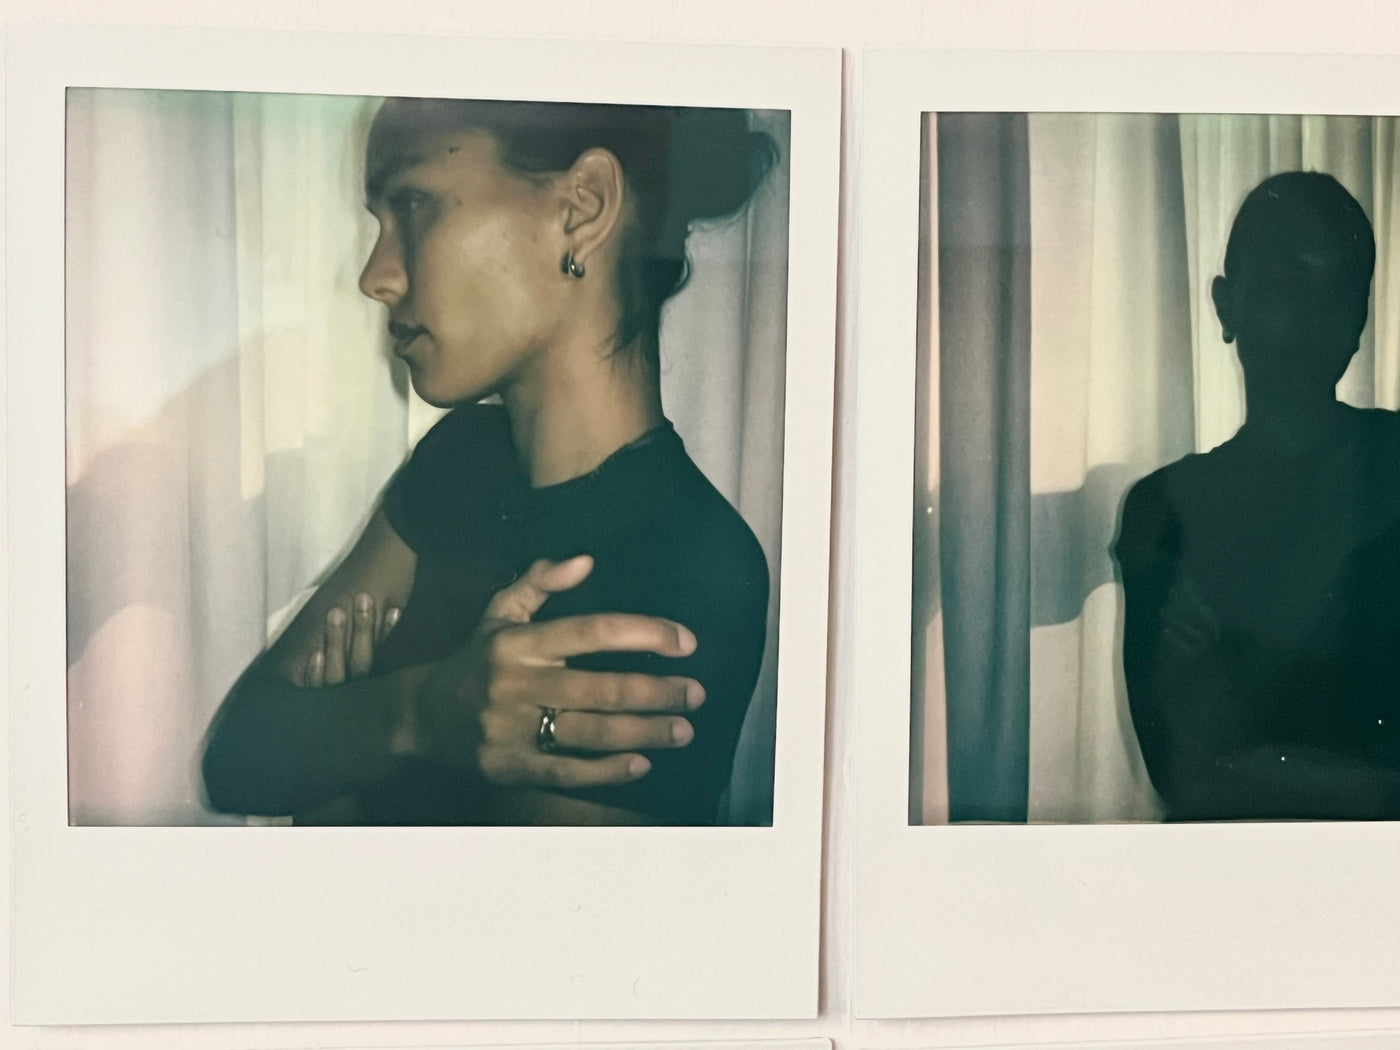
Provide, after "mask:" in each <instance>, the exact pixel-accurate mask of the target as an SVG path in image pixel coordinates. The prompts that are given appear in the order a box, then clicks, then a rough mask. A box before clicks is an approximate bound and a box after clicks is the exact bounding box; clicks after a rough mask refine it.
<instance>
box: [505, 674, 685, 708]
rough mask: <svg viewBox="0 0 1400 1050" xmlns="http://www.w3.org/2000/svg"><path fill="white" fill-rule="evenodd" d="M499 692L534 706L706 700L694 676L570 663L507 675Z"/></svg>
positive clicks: (671, 704) (667, 704) (666, 704)
mask: <svg viewBox="0 0 1400 1050" xmlns="http://www.w3.org/2000/svg"><path fill="white" fill-rule="evenodd" d="M493 695H494V697H495V699H496V700H497V701H498V702H500V703H508V704H515V705H518V706H521V707H527V708H530V709H532V710H534V709H537V708H539V707H540V706H542V705H547V706H549V707H557V708H561V709H562V708H568V709H569V710H571V711H598V712H602V713H612V712H625V713H632V714H661V713H666V712H671V711H674V712H684V711H693V710H695V709H696V708H697V707H699V706H700V705H701V704H702V703H704V702H705V689H704V687H703V686H701V684H700V683H699V682H697V681H695V680H694V679H693V678H678V677H671V676H664V677H663V676H662V675H650V674H623V673H616V672H610V671H577V670H574V669H572V668H567V667H531V668H524V669H520V670H517V671H515V672H514V673H508V674H504V675H501V676H500V677H499V678H498V679H497V680H496V682H495V683H494V694H493Z"/></svg>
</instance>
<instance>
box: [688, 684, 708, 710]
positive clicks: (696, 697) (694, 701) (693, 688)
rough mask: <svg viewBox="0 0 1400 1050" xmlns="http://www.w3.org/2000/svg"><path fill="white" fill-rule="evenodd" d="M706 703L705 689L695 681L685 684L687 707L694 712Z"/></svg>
mask: <svg viewBox="0 0 1400 1050" xmlns="http://www.w3.org/2000/svg"><path fill="white" fill-rule="evenodd" d="M704 702H705V687H704V686H703V685H701V684H700V683H699V682H697V681H695V680H693V679H692V680H691V681H689V682H686V683H685V706H686V707H688V708H690V709H691V710H692V711H694V710H695V709H696V708H697V707H699V706H700V705H701V704H703V703H704Z"/></svg>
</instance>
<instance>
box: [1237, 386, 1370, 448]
mask: <svg viewBox="0 0 1400 1050" xmlns="http://www.w3.org/2000/svg"><path fill="white" fill-rule="evenodd" d="M1346 419H1347V409H1346V406H1345V405H1343V404H1342V403H1341V402H1340V401H1338V400H1337V399H1336V397H1335V395H1334V394H1333V393H1332V392H1331V391H1316V392H1310V393H1308V394H1296V393H1295V394H1292V395H1291V396H1286V397H1284V396H1266V395H1265V394H1264V393H1262V392H1261V391H1259V390H1258V389H1251V388H1250V385H1249V383H1248V381H1246V383H1245V422H1244V426H1242V427H1241V428H1240V432H1239V437H1240V438H1241V439H1242V440H1243V441H1245V442H1246V443H1248V444H1249V445H1251V446H1253V447H1256V448H1259V449H1261V450H1264V451H1267V452H1270V453H1272V454H1275V455H1280V456H1300V455H1306V454H1308V453H1311V452H1315V451H1318V450H1321V449H1325V448H1327V447H1328V446H1330V445H1332V444H1335V443H1336V442H1337V441H1338V440H1340V439H1341V438H1342V436H1343V435H1344V433H1345V426H1346Z"/></svg>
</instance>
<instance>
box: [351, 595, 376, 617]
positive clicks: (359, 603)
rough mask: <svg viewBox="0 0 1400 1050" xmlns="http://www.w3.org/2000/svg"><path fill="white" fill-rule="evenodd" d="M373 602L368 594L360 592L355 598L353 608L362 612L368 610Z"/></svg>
mask: <svg viewBox="0 0 1400 1050" xmlns="http://www.w3.org/2000/svg"><path fill="white" fill-rule="evenodd" d="M373 604H374V602H373V601H372V600H371V598H370V596H369V595H368V594H362V595H360V596H359V597H358V598H356V599H355V608H357V609H359V610H360V612H362V613H367V612H369V610H370V608H371V606H373Z"/></svg>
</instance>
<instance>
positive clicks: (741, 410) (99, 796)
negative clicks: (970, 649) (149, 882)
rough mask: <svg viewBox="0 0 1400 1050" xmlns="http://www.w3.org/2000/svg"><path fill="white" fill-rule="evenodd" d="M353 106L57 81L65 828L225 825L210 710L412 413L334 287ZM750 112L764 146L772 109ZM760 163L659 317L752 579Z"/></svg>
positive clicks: (674, 372) (397, 380)
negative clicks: (218, 802) (757, 114)
mask: <svg viewBox="0 0 1400 1050" xmlns="http://www.w3.org/2000/svg"><path fill="white" fill-rule="evenodd" d="M375 106H376V102H375V100H371V99H361V98H342V97H322V96H262V95H252V94H237V95H234V94H218V93H178V92H155V91H114V90H73V91H71V92H70V94H69V101H68V214H67V228H68V245H67V255H68V307H67V313H68V316H67V325H68V335H67V347H66V354H67V377H68V379H67V382H68V389H67V427H68V457H67V473H68V478H67V483H68V525H67V528H68V557H69V566H68V638H69V658H68V659H69V671H68V687H69V688H68V724H69V792H70V817H71V819H72V820H73V822H74V823H79V824H94V823H96V824H188V823H214V822H219V821H222V820H223V819H224V818H220V817H216V816H214V815H212V814H210V813H208V812H207V811H206V810H205V809H204V807H203V805H202V802H201V797H200V786H199V778H198V757H199V754H200V750H201V742H202V738H203V734H204V732H205V729H206V728H207V726H208V723H209V720H210V718H211V717H212V715H213V713H214V710H215V709H216V707H217V706H218V703H219V701H220V700H221V699H222V697H223V694H224V693H225V692H226V691H227V689H228V687H229V686H230V685H231V684H232V682H233V680H234V679H235V677H236V676H237V675H238V673H239V672H240V671H241V670H242V668H243V667H244V666H246V664H247V662H248V660H249V659H251V657H252V656H253V654H254V653H255V652H257V650H258V649H259V648H260V647H261V646H262V645H263V644H265V642H266V641H267V639H268V637H269V636H270V635H271V634H273V633H275V631H276V630H277V629H278V628H279V627H280V625H281V624H282V623H283V622H284V621H285V620H286V619H287V617H288V616H289V615H290V613H291V612H292V611H294V609H295V608H296V606H297V603H298V602H299V601H300V600H301V599H302V598H304V596H305V594H306V593H308V590H309V588H310V587H311V586H312V585H313V584H314V582H315V580H316V578H317V577H318V576H319V575H320V574H321V573H322V572H324V571H325V569H326V568H327V567H328V566H329V565H330V564H331V563H333V561H334V560H335V559H336V558H337V557H338V556H339V555H340V554H341V553H342V552H343V551H344V549H345V548H346V546H347V545H348V544H349V542H350V541H351V540H352V539H353V537H354V535H355V534H356V533H357V532H358V530H359V528H360V527H361V525H362V524H363V522H364V520H365V519H366V517H367V516H368V513H369V510H370V508H371V507H372V505H373V502H374V499H375V496H376V494H377V493H378V492H379V490H380V489H381V487H382V486H383V484H384V482H385V481H386V480H387V478H388V477H389V475H390V473H391V472H392V471H393V470H394V468H395V467H396V466H397V465H398V464H399V463H400V462H402V460H403V458H404V456H405V455H406V454H407V452H408V451H409V449H410V448H411V447H412V443H413V442H414V441H415V440H416V439H417V438H418V437H419V436H421V434H422V433H423V432H424V431H425V430H426V429H427V427H428V426H430V425H431V423H432V422H433V420H434V419H435V418H436V416H437V414H438V413H436V412H435V411H434V410H432V409H430V408H429V407H427V406H425V405H423V404H422V402H420V401H418V400H416V398H414V397H413V396H412V395H411V394H410V393H408V390H407V384H406V382H405V378H404V376H403V375H402V373H401V372H400V371H398V369H397V366H396V365H394V364H392V363H391V358H390V356H389V355H388V354H386V353H385V351H384V348H383V331H384V318H383V316H382V308H380V307H379V306H378V305H377V304H374V303H372V302H370V301H368V300H366V299H364V298H363V297H362V296H361V295H360V294H359V291H358V289H357V287H356V279H357V277H358V273H359V268H360V266H361V264H362V262H363V260H364V258H365V256H366V254H367V252H368V249H369V247H370V244H371V243H372V239H373V236H374V229H373V222H372V220H371V219H370V218H369V216H368V215H367V214H366V213H365V212H364V209H363V206H362V202H363V190H362V188H361V174H362V168H361V157H362V153H363V147H364V137H365V134H366V132H367V129H368V122H369V120H370V118H371V117H372V115H373V112H374V109H375ZM766 122H767V123H768V124H769V125H771V128H772V130H773V131H774V132H775V134H777V135H778V136H779V143H780V146H781V147H783V148H784V153H786V149H785V147H786V137H785V123H784V121H783V120H782V119H781V118H780V117H778V116H772V117H767V118H766ZM781 175H782V173H779V177H778V178H775V179H773V180H772V181H771V182H770V183H769V184H768V186H767V187H765V189H764V190H763V191H762V193H761V194H760V197H759V199H758V200H756V201H755V205H754V208H753V209H752V210H751V212H750V214H749V215H748V216H747V217H746V219H745V220H743V221H739V222H735V223H731V224H728V225H726V226H724V227H722V228H717V229H714V230H711V231H704V232H702V233H701V234H699V235H697V236H696V237H695V238H693V254H694V256H695V259H696V267H695V279H694V280H693V282H692V286H691V287H690V288H688V289H687V290H686V291H685V292H684V293H682V295H681V296H680V297H678V299H677V300H676V301H675V302H674V303H673V304H672V306H671V307H670V309H669V310H668V314H667V318H666V323H665V325H664V328H663V335H662V344H663V357H664V359H665V361H666V362H667V364H668V372H667V375H666V376H665V378H664V379H663V394H664V395H665V396H666V397H667V405H668V409H669V410H670V413H671V415H672V417H673V418H674V419H675V421H676V423H677V427H678V429H679V430H680V432H681V434H682V435H683V436H684V437H685V438H686V439H687V444H688V446H689V447H690V448H691V451H692V454H693V455H695V457H696V459H697V461H698V462H699V463H700V465H701V466H702V467H703V468H704V469H705V470H706V471H707V473H709V475H710V477H711V478H712V479H713V480H714V481H715V483H716V484H717V485H718V486H719V487H720V489H721V490H722V491H723V492H724V493H725V494H726V495H727V496H729V497H730V498H731V499H732V500H734V502H735V503H736V505H737V506H739V508H740V509H741V511H743V513H744V514H745V515H746V516H747V517H748V519H749V520H750V522H751V523H752V524H753V526H754V529H755V531H756V532H757V533H758V535H759V538H760V540H761V541H762V542H763V544H764V547H765V550H767V552H768V554H769V557H770V561H771V566H772V569H773V573H774V585H775V588H774V589H775V593H776V584H777V569H778V563H777V559H778V554H779V551H778V528H777V523H778V519H779V515H780V513H781V485H780V479H781V453H782V438H781V436H782V410H781V409H782V400H781V391H782V375H783V367H784V349H785V343H784V331H783V316H784V304H785V292H786V244H787V233H786V231H787V214H786V206H787V198H786V181H785V179H784V178H782V177H781ZM712 258H713V259H715V260H717V262H722V263H725V264H726V265H725V266H719V265H717V264H716V263H715V262H709V263H708V264H707V261H708V260H710V259H712ZM713 271H718V272H713ZM697 370H698V371H697ZM697 375H698V376H702V377H704V380H705V381H704V383H701V382H699V381H697V379H696V377H697ZM774 612H775V614H776V599H775V603H774ZM770 648H771V646H770ZM772 666H773V665H772V662H771V656H770V661H769V662H768V663H767V664H766V665H765V676H764V678H763V680H762V681H761V682H760V687H759V691H758V694H757V695H756V697H755V702H754V710H753V712H752V714H751V718H750V725H748V726H746V730H745V740H744V744H743V746H742V749H741V754H740V756H739V759H738V761H737V763H736V774H735V781H734V785H733V798H734V803H735V817H736V819H740V818H747V819H754V818H755V817H761V816H762V814H763V813H764V812H765V806H766V805H767V801H766V800H767V799H768V798H769V797H770V795H771V786H770V783H769V781H770V779H771V761H768V760H766V759H765V757H764V756H765V754H767V755H771V751H772V741H771V738H772V724H771V722H772V696H773V694H774V692H775V690H774V686H773V674H772ZM765 761H767V762H768V764H767V765H765Z"/></svg>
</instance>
